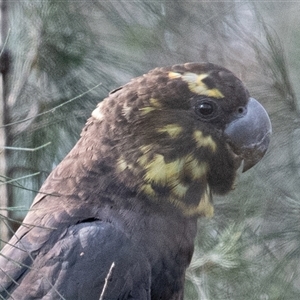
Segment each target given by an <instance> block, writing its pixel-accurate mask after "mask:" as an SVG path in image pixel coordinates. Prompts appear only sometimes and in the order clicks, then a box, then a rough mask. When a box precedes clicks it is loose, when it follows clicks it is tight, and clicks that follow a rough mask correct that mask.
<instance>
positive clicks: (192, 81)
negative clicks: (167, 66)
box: [169, 72, 224, 99]
mask: <svg viewBox="0 0 300 300" xmlns="http://www.w3.org/2000/svg"><path fill="white" fill-rule="evenodd" d="M179 75H180V74H179ZM208 76H209V74H196V73H191V72H186V73H184V74H183V75H180V77H179V76H178V77H175V76H174V75H173V77H170V73H169V77H170V78H172V79H173V78H182V80H184V81H185V82H187V83H188V86H189V89H190V90H191V91H192V92H193V93H195V94H198V95H205V96H208V97H213V98H217V99H219V98H224V95H223V94H222V93H221V91H219V90H218V89H217V88H213V89H209V88H208V87H207V85H206V84H205V83H204V82H203V79H205V78H206V77H208Z"/></svg>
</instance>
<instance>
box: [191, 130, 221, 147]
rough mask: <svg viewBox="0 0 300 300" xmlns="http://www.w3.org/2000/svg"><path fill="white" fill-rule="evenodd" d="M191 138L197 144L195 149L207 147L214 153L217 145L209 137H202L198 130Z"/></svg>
mask: <svg viewBox="0 0 300 300" xmlns="http://www.w3.org/2000/svg"><path fill="white" fill-rule="evenodd" d="M193 138H194V140H195V141H196V143H197V148H201V147H209V148H210V149H211V150H212V151H213V152H215V151H216V149H217V144H216V143H215V141H214V140H213V139H212V137H211V136H210V135H208V136H203V133H202V132H201V131H200V130H195V131H194V133H193Z"/></svg>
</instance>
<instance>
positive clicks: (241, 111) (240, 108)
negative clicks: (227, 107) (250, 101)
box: [237, 106, 246, 115]
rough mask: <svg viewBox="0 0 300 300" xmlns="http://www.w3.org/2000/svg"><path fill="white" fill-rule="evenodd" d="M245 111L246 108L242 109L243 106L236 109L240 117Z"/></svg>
mask: <svg viewBox="0 0 300 300" xmlns="http://www.w3.org/2000/svg"><path fill="white" fill-rule="evenodd" d="M245 111H246V108H245V107H243V106H240V107H239V108H238V109H237V112H238V113H239V114H240V115H242V114H244V113H245Z"/></svg>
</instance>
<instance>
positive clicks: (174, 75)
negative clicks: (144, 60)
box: [168, 72, 182, 79]
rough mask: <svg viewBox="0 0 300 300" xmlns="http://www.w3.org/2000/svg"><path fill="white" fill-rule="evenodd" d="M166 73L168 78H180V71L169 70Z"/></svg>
mask: <svg viewBox="0 0 300 300" xmlns="http://www.w3.org/2000/svg"><path fill="white" fill-rule="evenodd" d="M168 75H169V78H170V79H175V78H181V76H182V75H181V74H180V73H176V72H169V74H168Z"/></svg>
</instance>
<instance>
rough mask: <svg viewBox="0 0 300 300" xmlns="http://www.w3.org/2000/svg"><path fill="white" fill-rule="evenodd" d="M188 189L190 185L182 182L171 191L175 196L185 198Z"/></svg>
mask: <svg viewBox="0 0 300 300" xmlns="http://www.w3.org/2000/svg"><path fill="white" fill-rule="evenodd" d="M188 189H189V186H187V185H184V184H182V183H177V184H175V186H174V187H173V188H172V190H171V192H172V195H173V196H174V197H175V198H183V197H184V196H185V194H186V192H187V191H188Z"/></svg>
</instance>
